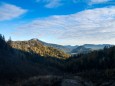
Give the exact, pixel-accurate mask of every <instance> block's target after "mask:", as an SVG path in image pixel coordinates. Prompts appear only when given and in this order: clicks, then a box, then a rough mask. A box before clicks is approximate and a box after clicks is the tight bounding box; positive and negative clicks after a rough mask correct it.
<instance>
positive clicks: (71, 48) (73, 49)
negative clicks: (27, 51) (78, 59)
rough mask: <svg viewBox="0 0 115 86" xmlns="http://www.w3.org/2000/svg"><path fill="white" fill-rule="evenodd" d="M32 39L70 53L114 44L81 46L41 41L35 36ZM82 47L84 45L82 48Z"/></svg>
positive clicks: (88, 50) (98, 48)
mask: <svg viewBox="0 0 115 86" xmlns="http://www.w3.org/2000/svg"><path fill="white" fill-rule="evenodd" d="M31 40H36V41H39V42H40V43H42V44H43V45H44V46H48V47H53V48H56V49H58V50H61V51H64V52H65V53H68V54H73V53H74V54H75V53H76V54H77V53H86V52H90V51H92V50H100V49H103V48H104V47H105V46H112V45H110V44H84V45H81V46H79V45H75V46H71V45H59V44H53V43H46V42H44V41H41V40H39V39H37V38H33V39H31ZM80 47H82V50H81V48H80ZM83 49H84V50H83Z"/></svg>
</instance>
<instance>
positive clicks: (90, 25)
mask: <svg viewBox="0 0 115 86" xmlns="http://www.w3.org/2000/svg"><path fill="white" fill-rule="evenodd" d="M18 30H19V31H18V32H21V34H28V33H33V34H36V35H38V36H39V34H41V35H42V36H43V37H46V38H47V37H54V38H55V39H58V40H60V42H61V43H62V44H70V43H72V44H83V43H113V42H112V41H113V40H114V41H115V7H105V8H96V9H90V10H85V11H82V12H79V13H76V14H71V15H61V16H59V15H57V16H56V15H55V16H50V17H47V18H43V19H36V20H34V21H32V22H30V23H28V24H26V25H22V26H20V27H19V28H18ZM75 40H77V41H75Z"/></svg>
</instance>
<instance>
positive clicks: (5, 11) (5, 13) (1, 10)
mask: <svg viewBox="0 0 115 86" xmlns="http://www.w3.org/2000/svg"><path fill="white" fill-rule="evenodd" d="M26 12H27V10H25V9H22V8H21V7H17V6H15V5H12V4H7V3H3V4H2V5H0V21H4V20H11V19H14V18H17V17H19V16H21V15H22V14H24V13H26Z"/></svg>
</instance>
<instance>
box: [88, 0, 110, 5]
mask: <svg viewBox="0 0 115 86" xmlns="http://www.w3.org/2000/svg"><path fill="white" fill-rule="evenodd" d="M109 1H111V0H91V1H90V2H89V4H91V5H92V4H100V3H106V2H109Z"/></svg>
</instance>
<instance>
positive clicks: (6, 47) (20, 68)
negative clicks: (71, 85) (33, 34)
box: [0, 35, 115, 86]
mask: <svg viewBox="0 0 115 86" xmlns="http://www.w3.org/2000/svg"><path fill="white" fill-rule="evenodd" d="M42 75H53V76H54V75H55V76H63V77H66V78H67V77H69V78H70V77H73V76H80V77H82V78H84V79H86V80H89V81H92V83H94V85H83V86H101V85H100V84H101V83H103V82H104V81H108V80H111V81H112V82H114V80H115V46H111V47H110V46H106V47H105V48H104V49H102V50H95V51H91V52H88V53H84V54H82V53H81V54H77V55H68V54H66V53H64V52H63V51H60V50H57V49H55V48H52V47H46V46H44V45H42V44H41V43H39V42H37V41H35V40H29V41H19V42H13V41H12V40H11V39H9V40H8V41H5V37H4V36H2V35H0V84H1V85H3V86H9V85H10V84H11V86H12V84H14V83H19V82H21V81H23V80H26V79H28V78H29V77H34V76H42ZM63 77H61V80H62V79H63ZM54 82H55V83H61V82H59V80H58V78H57V77H56V78H55V80H54ZM112 82H111V83H112ZM52 83H53V81H52ZM109 84H110V83H109ZM16 86H18V85H16ZM19 86H23V85H21V84H20V85H19ZM26 86H28V85H26ZM29 86H37V85H29ZM39 86H60V85H59V84H57V85H54V84H52V85H39ZM102 86H115V85H102Z"/></svg>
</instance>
